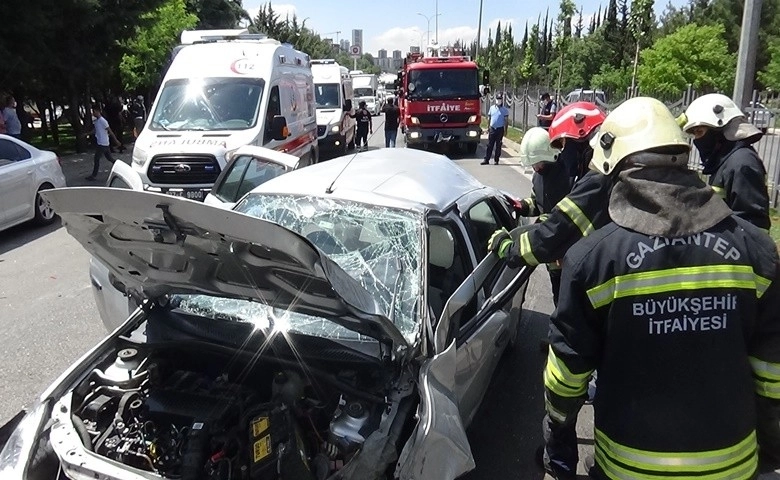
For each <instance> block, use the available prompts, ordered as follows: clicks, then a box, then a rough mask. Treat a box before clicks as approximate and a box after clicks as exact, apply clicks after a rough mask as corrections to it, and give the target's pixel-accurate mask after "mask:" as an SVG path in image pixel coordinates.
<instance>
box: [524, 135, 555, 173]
mask: <svg viewBox="0 0 780 480" xmlns="http://www.w3.org/2000/svg"><path fill="white" fill-rule="evenodd" d="M559 153H560V150H558V149H555V148H552V147H551V146H550V134H549V132H548V131H547V130H545V129H544V128H542V127H534V128H532V129H530V130H528V131H527V132H525V135H523V140H522V141H521V142H520V163H521V164H522V165H523V166H524V167H531V166H533V165H534V164H536V163H539V162H555V160H556V158H557V156H558V154H559Z"/></svg>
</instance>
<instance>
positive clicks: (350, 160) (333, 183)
mask: <svg viewBox="0 0 780 480" xmlns="http://www.w3.org/2000/svg"><path fill="white" fill-rule="evenodd" d="M374 135H376V131H374V132H373V133H372V134H371V135H370V136H369V137H368V138H367V139H366V144H368V140H370V139H371V137H373V136H374ZM358 153H360V152H355V153H353V154H352V158H350V159H349V161H348V162H347V164H346V165H344V168H342V169H341V171H340V172H339V173H338V175H336V178H334V179H333V181H332V182H330V185H328V188H326V189H325V193H327V194H329V195H330V194H331V193H333V185H335V184H336V181H337V180H338V179H339V177H341V174H342V173H344V170H346V169H347V167H349V164H350V163H352V160H354V159H355V157H357V155H358Z"/></svg>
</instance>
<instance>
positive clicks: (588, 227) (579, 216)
mask: <svg viewBox="0 0 780 480" xmlns="http://www.w3.org/2000/svg"><path fill="white" fill-rule="evenodd" d="M556 206H557V207H558V208H560V209H561V211H562V212H563V213H565V214H566V216H567V217H569V218H570V219H571V221H572V223H574V224H575V225H577V228H579V229H580V232H582V236H583V237H587V236H588V235H589V234H591V233H593V230H594V228H593V224H592V223H590V219H589V218H588V217H587V216H586V215H585V214H584V213H583V212H582V210H581V209H580V207H578V206H577V204H576V203H574V202H573V201H572V200H571V199H570V198H569V197H564V199H563V200H561V201H560V202H558V205H556Z"/></svg>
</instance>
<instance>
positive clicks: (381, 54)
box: [377, 48, 387, 58]
mask: <svg viewBox="0 0 780 480" xmlns="http://www.w3.org/2000/svg"><path fill="white" fill-rule="evenodd" d="M377 57H379V58H387V50H385V49H384V48H383V49H381V50H379V52H377Z"/></svg>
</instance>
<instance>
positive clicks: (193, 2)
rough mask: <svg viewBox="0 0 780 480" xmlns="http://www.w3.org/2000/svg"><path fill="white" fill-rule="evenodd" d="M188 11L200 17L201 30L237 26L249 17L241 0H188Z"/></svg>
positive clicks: (198, 25) (199, 27)
mask: <svg viewBox="0 0 780 480" xmlns="http://www.w3.org/2000/svg"><path fill="white" fill-rule="evenodd" d="M187 11H188V12H190V13H192V14H194V15H195V16H196V18H197V19H198V22H197V28H198V29H199V30H213V29H222V28H237V27H238V26H239V24H240V23H241V21H242V20H248V19H249V14H247V13H246V11H245V10H244V7H243V6H242V4H241V0H187Z"/></svg>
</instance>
